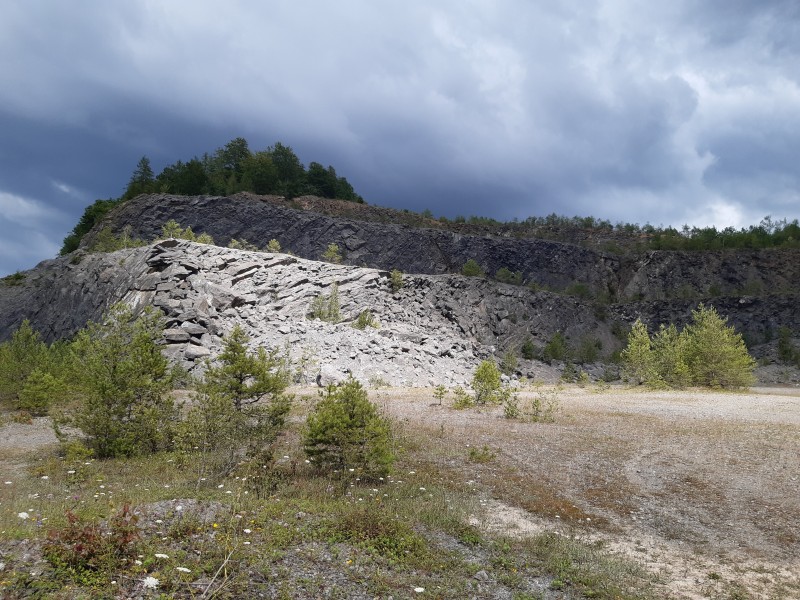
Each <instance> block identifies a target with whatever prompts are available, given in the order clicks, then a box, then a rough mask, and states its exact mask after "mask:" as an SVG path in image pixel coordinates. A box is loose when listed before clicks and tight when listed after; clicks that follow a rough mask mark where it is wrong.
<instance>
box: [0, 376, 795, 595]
mask: <svg viewBox="0 0 800 600" xmlns="http://www.w3.org/2000/svg"><path fill="white" fill-rule="evenodd" d="M548 389H552V388H548ZM539 393H541V391H538V392H537V391H530V390H529V391H525V392H522V393H521V395H520V400H521V402H522V403H523V404H524V403H525V402H527V401H529V400H530V399H531V398H534V397H536V395H537V394H539ZM371 395H372V398H373V399H374V400H376V401H378V402H379V403H380V404H381V405H382V406H383V407H384V409H385V410H386V411H387V412H389V413H390V414H391V415H393V416H394V417H395V419H397V421H398V422H399V423H400V424H401V426H402V427H403V428H405V429H406V430H407V431H409V432H416V433H419V434H420V435H423V436H424V437H425V439H426V444H430V445H431V446H432V451H431V452H430V456H431V459H430V460H431V461H432V462H434V463H436V464H437V465H438V466H440V467H441V468H442V471H443V472H449V473H451V474H455V475H456V476H458V477H463V481H464V483H465V485H470V486H473V487H474V489H475V490H476V493H478V494H480V496H481V498H482V505H483V506H484V507H485V512H484V513H482V514H476V515H474V519H473V520H474V522H475V523H476V524H479V525H481V526H483V527H485V528H487V529H490V530H495V531H500V532H503V533H506V534H510V535H522V536H524V535H531V534H534V533H538V532H541V531H556V532H559V533H562V534H564V535H574V536H577V537H579V538H582V539H585V540H587V541H591V542H601V543H603V544H605V545H606V546H607V547H608V548H610V549H612V550H613V551H616V552H619V553H621V554H624V555H626V556H628V557H631V558H633V559H635V560H636V561H637V562H640V563H642V564H645V565H646V566H647V567H648V568H650V569H651V570H653V571H654V572H657V573H659V574H660V576H661V579H662V581H663V595H664V597H668V598H800V390H798V389H797V388H756V389H753V390H750V391H748V392H746V393H739V394H734V393H722V392H706V391H681V392H672V391H670V392H639V391H632V390H629V389H625V388H611V389H606V390H600V389H598V388H586V389H581V388H578V387H568V388H564V389H561V390H560V391H557V392H556V396H557V397H558V399H559V403H560V409H559V411H558V412H557V414H556V417H555V421H554V422H552V423H526V422H521V421H509V420H507V419H504V418H503V415H502V410H501V409H499V408H497V407H492V408H488V409H483V410H477V409H469V410H462V411H457V410H454V409H452V408H450V407H449V406H447V404H448V401H447V400H445V406H436V405H434V404H435V401H434V399H433V396H432V391H431V390H410V389H401V388H398V389H383V390H379V391H374V392H372V393H371ZM55 443H56V438H55V436H54V435H53V433H52V430H51V428H50V426H49V423H48V420H47V419H35V420H34V423H33V424H31V425H24V424H18V423H11V422H7V423H5V424H3V425H2V426H0V472H2V473H4V474H6V475H12V474H14V472H18V471H19V470H20V469H23V468H24V467H25V464H24V462H23V457H24V456H25V455H26V454H28V455H29V453H30V452H31V451H32V450H36V449H39V448H43V447H46V446H50V445H52V444H55ZM484 445H485V446H487V447H488V449H489V450H490V451H491V452H492V453H493V454H494V458H492V459H490V460H488V461H487V462H485V463H480V462H473V461H470V460H468V454H469V449H470V448H474V447H478V448H482V447H483V446H484ZM28 458H29V456H28ZM736 594H739V595H736Z"/></svg>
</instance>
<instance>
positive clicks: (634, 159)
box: [0, 0, 800, 266]
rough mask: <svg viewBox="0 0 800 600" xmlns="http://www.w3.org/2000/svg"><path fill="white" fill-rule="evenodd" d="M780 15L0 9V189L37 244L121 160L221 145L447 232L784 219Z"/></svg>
mask: <svg viewBox="0 0 800 600" xmlns="http://www.w3.org/2000/svg"><path fill="white" fill-rule="evenodd" d="M798 6H800V5H798V4H797V3H796V2H794V1H792V2H789V1H780V2H779V1H773V2H761V1H755V0H752V1H746V0H731V1H729V0H712V1H711V2H703V3H698V2H689V1H687V0H684V1H678V2H673V3H664V4H660V5H653V4H652V3H651V4H648V5H643V4H642V3H640V2H636V1H634V0H604V1H601V0H597V1H595V2H583V1H581V2H578V1H577V0H576V1H573V2H562V3H557V4H556V5H554V4H552V3H549V2H533V3H532V2H523V1H521V0H519V1H514V0H507V1H501V2H481V1H477V2H471V3H463V2H456V1H455V0H451V1H448V2H441V3H437V4H436V5H431V4H429V3H424V2H406V3H403V4H386V3H382V4H376V3H370V2H366V1H363V0H347V1H343V2H339V3H336V4H331V3H326V2H310V3H302V4H299V3H296V2H289V1H280V2H273V3H269V4H268V5H265V4H262V3H257V2H247V1H239V2H230V3H226V4H225V5H224V6H218V5H216V6H210V5H207V4H204V3H197V2H188V0H187V1H184V2H179V1H176V2H169V3H160V4H157V3H150V2H144V1H140V2H129V3H125V4H119V3H108V2H101V1H99V0H95V1H89V2H84V3H82V4H79V5H77V7H76V6H75V5H67V4H59V3H55V4H53V3H50V4H47V5H45V4H38V3H17V4H12V5H11V6H9V7H6V8H7V10H5V11H4V19H3V21H2V22H0V56H4V57H14V60H9V59H8V58H6V59H0V77H2V79H3V81H4V85H3V87H2V88H0V107H2V108H0V128H2V130H3V132H4V139H3V140H2V141H0V190H2V191H4V192H7V193H11V194H16V195H20V196H23V197H26V198H31V199H36V200H38V201H39V202H40V203H41V204H42V205H44V206H51V207H53V208H55V209H57V210H59V211H61V214H63V215H64V219H63V222H58V221H57V220H52V219H51V220H49V221H47V220H43V221H42V222H41V224H39V225H37V226H36V227H37V229H36V230H37V231H38V232H40V233H41V234H42V235H43V237H44V238H47V239H55V240H57V241H58V242H60V240H61V239H62V238H63V237H64V235H66V233H67V232H68V231H69V229H70V228H71V226H72V225H73V224H74V222H75V220H77V217H78V216H79V214H80V212H81V210H82V209H83V204H85V202H90V201H92V200H93V199H95V198H104V197H109V196H116V195H118V194H119V193H120V192H121V191H122V188H124V186H125V184H126V182H127V178H128V177H129V175H130V172H131V170H132V168H133V165H135V163H136V161H137V160H138V158H139V157H140V156H142V155H143V154H147V155H148V156H149V157H150V158H151V160H152V162H153V164H154V167H156V168H157V169H158V168H160V167H162V166H164V165H165V164H167V163H169V162H173V161H174V160H176V159H179V158H180V159H188V158H191V157H192V156H194V155H196V154H199V153H202V152H204V151H212V150H213V149H214V148H216V147H218V146H221V145H222V144H224V143H225V142H227V141H228V140H229V139H231V138H233V137H236V136H240V135H241V136H244V137H246V138H247V139H248V140H249V141H250V143H251V147H253V148H254V149H258V148H263V147H266V146H267V145H269V144H272V143H273V142H274V141H276V140H281V141H283V142H285V143H288V144H290V145H291V146H293V147H294V149H295V150H296V151H297V152H298V154H299V155H300V157H301V158H302V159H303V160H304V161H305V162H306V163H307V162H309V161H311V160H316V161H319V162H322V163H324V164H333V165H334V166H335V167H336V168H337V171H338V172H339V173H340V174H341V175H345V176H346V177H347V178H348V179H349V180H350V181H351V182H352V183H353V184H354V186H355V187H356V189H357V190H358V191H359V192H361V193H362V194H363V195H364V196H365V197H366V198H367V200H368V201H371V202H375V203H377V204H382V205H394V206H398V207H401V208H411V209H416V210H421V209H423V208H430V209H431V210H433V212H434V213H435V214H445V215H447V216H455V215H456V214H464V215H468V214H485V215H488V216H495V217H499V218H513V217H520V218H525V217H527V216H529V215H531V214H546V213H549V212H554V211H555V212H559V213H566V214H583V215H586V214H593V215H594V216H597V217H601V218H608V219H610V220H612V221H619V220H623V221H634V222H645V221H650V222H653V223H663V224H674V225H678V226H680V225H682V224H683V222H687V221H688V222H692V223H698V224H700V223H701V222H703V223H702V224H710V223H714V224H716V225H718V226H721V227H724V226H726V225H736V226H740V225H746V224H749V223H752V222H754V221H753V219H755V220H757V219H760V217H762V216H764V215H765V214H768V213H771V214H773V215H774V216H776V217H783V216H787V217H790V218H794V217H796V216H797V214H798V212H800V211H799V210H798V208H800V207H798V198H797V194H796V190H797V189H798V186H797V183H798V181H797V179H798V177H797V175H796V168H795V166H794V163H795V160H796V159H795V157H796V156H797V149H798V145H800V127H798V125H800V101H798V100H799V99H800V86H798V70H797V68H796V64H797V59H798V53H799V52H798V51H800V13H799V11H800V9H799V8H798ZM53 181H57V182H60V183H62V184H64V185H66V186H67V187H69V188H70V189H74V190H79V191H80V193H79V194H77V195H70V194H65V193H64V192H63V191H60V190H58V189H57V188H56V187H54V186H53V185H52V182H53ZM81 194H82V195H83V196H81ZM83 198H85V202H83ZM715 219H717V221H715ZM0 227H3V235H4V239H10V234H9V237H5V236H6V234H5V226H3V225H0ZM14 264H18V265H19V266H25V262H24V261H23V258H22V257H20V258H19V260H18V261H17V262H15V263H14Z"/></svg>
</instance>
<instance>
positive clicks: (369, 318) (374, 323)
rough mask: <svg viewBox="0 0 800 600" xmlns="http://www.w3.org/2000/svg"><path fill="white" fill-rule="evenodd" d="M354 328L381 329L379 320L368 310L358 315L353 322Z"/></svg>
mask: <svg viewBox="0 0 800 600" xmlns="http://www.w3.org/2000/svg"><path fill="white" fill-rule="evenodd" d="M353 327H354V328H356V329H361V330H364V329H366V328H367V327H374V328H375V329H377V328H378V327H380V324H379V323H378V319H376V318H375V315H373V314H372V311H371V310H369V309H368V308H366V309H364V310H362V311H361V312H360V313H358V317H357V318H356V320H355V321H353Z"/></svg>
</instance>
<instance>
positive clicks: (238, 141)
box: [61, 137, 364, 255]
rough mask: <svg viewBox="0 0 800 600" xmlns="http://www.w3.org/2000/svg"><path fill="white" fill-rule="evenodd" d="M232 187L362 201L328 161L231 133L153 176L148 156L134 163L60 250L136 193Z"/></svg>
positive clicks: (217, 191) (226, 191) (215, 191)
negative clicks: (124, 181)
mask: <svg viewBox="0 0 800 600" xmlns="http://www.w3.org/2000/svg"><path fill="white" fill-rule="evenodd" d="M238 192H253V193H255V194H275V195H279V196H285V197H287V198H296V197H298V196H305V195H311V196H319V197H321V198H336V199H339V200H347V201H351V202H358V203H364V199H363V198H362V197H361V196H360V195H359V194H357V193H356V191H355V189H353V186H352V185H351V184H350V182H348V181H347V179H346V178H345V177H340V176H339V175H338V174H337V173H336V169H334V168H333V167H332V166H328V167H327V168H326V167H323V166H322V165H321V164H320V163H318V162H311V163H309V165H308V168H306V167H305V166H304V165H303V163H302V162H300V158H299V157H298V156H297V154H295V152H294V150H292V148H291V147H289V146H285V145H284V144H282V143H281V142H275V144H274V145H273V146H270V147H268V148H267V149H266V150H260V151H256V152H253V151H251V150H250V147H249V145H248V143H247V140H246V139H244V138H241V137H239V138H235V139H233V140H231V141H230V142H228V143H227V144H225V145H224V146H223V147H222V148H218V149H217V150H216V151H215V152H214V153H213V154H208V153H204V154H203V156H202V157H199V158H198V157H194V158H192V159H191V160H189V161H186V162H184V161H181V160H178V161H177V162H175V163H172V164H171V165H167V166H166V167H164V169H163V170H162V171H161V172H160V173H159V174H158V175H156V174H155V172H154V171H153V168H152V166H151V164H150V159H149V158H148V157H147V156H143V157H142V158H141V159H140V160H139V162H138V163H137V164H136V168H135V169H134V171H133V174H132V175H131V178H130V181H129V182H128V185H127V187H126V188H125V191H124V192H123V194H122V195H121V196H120V197H119V198H111V199H108V200H97V201H95V202H94V203H93V204H90V205H89V206H87V207H86V209H85V210H84V213H83V215H82V216H81V218H80V220H79V221H78V223H77V224H76V225H75V227H74V229H73V230H72V232H71V233H70V234H69V235H68V236H67V237H66V238H65V239H64V245H63V246H62V248H61V254H62V255H64V254H68V253H70V252H72V251H73V250H76V249H77V248H78V246H79V244H80V241H81V239H82V238H83V236H84V235H86V234H87V233H88V232H89V231H90V230H91V229H92V227H93V226H94V224H95V223H97V222H98V221H100V219H102V218H103V216H105V215H106V213H108V212H109V211H110V210H111V209H112V208H114V207H115V206H117V205H118V204H120V203H122V202H125V201H127V200H130V199H131V198H134V197H136V196H138V195H140V194H154V193H166V194H176V195H185V196H197V195H201V194H208V195H212V196H229V195H231V194H236V193H238Z"/></svg>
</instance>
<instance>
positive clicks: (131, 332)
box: [72, 304, 177, 458]
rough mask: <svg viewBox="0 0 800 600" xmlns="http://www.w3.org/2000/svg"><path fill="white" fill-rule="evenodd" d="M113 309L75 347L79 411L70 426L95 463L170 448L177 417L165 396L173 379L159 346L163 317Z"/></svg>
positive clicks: (84, 332)
mask: <svg viewBox="0 0 800 600" xmlns="http://www.w3.org/2000/svg"><path fill="white" fill-rule="evenodd" d="M132 317H133V315H132V312H131V310H130V308H128V307H127V306H124V305H122V304H118V305H115V306H113V307H112V308H111V309H110V311H109V312H108V313H107V314H106V315H105V317H104V319H103V322H102V323H99V324H98V323H89V324H88V325H87V327H86V329H84V330H83V331H81V332H80V333H79V334H78V336H77V338H76V340H75V342H74V343H73V346H72V347H73V350H74V353H75V360H74V368H75V370H76V373H75V375H74V378H73V380H74V381H75V382H76V384H75V385H76V387H77V389H76V392H77V393H78V394H79V396H80V400H81V402H80V406H79V408H78V409H77V411H76V414H75V418H74V424H75V425H76V426H77V427H78V428H79V429H81V431H83V433H84V436H85V439H84V441H85V443H86V444H87V446H88V447H89V448H91V449H92V450H93V451H94V453H95V456H97V458H110V457H118V456H131V455H137V454H148V453H151V452H155V451H157V450H163V449H166V448H168V447H169V446H170V444H171V440H172V431H173V426H174V424H175V422H176V420H177V413H176V410H175V406H174V404H173V401H172V397H171V396H170V394H169V391H170V390H171V389H172V384H173V381H174V377H175V372H174V371H173V370H172V369H170V367H169V364H168V362H167V359H166V358H164V356H163V355H162V354H161V348H160V347H159V345H158V343H157V342H158V341H160V338H161V335H162V331H163V322H162V319H161V314H160V313H157V312H156V311H153V310H147V311H145V313H144V314H143V315H141V316H140V317H139V318H137V319H135V320H134V319H133V318H132Z"/></svg>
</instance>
